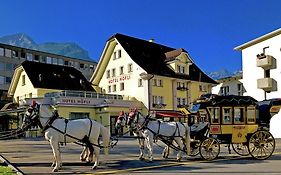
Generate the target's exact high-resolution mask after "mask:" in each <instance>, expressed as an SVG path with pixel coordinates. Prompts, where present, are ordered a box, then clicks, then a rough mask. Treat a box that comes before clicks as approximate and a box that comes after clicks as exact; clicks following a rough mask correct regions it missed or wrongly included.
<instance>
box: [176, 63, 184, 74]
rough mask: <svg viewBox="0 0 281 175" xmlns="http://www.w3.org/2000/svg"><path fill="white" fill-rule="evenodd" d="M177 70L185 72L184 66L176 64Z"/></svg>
mask: <svg viewBox="0 0 281 175" xmlns="http://www.w3.org/2000/svg"><path fill="white" fill-rule="evenodd" d="M177 72H178V73H181V74H184V73H185V66H180V65H177Z"/></svg>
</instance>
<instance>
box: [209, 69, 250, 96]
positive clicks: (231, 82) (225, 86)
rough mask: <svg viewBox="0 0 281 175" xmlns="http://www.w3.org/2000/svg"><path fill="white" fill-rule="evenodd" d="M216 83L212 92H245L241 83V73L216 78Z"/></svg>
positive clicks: (232, 93) (229, 93) (238, 93)
mask: <svg viewBox="0 0 281 175" xmlns="http://www.w3.org/2000/svg"><path fill="white" fill-rule="evenodd" d="M217 82H218V83H219V84H218V85H216V86H214V87H213V88H212V94H218V95H241V96H242V95H243V93H244V92H245V90H244V87H243V84H242V74H239V75H235V76H232V77H226V78H222V79H219V80H217Z"/></svg>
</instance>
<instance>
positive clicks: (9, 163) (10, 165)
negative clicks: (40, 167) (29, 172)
mask: <svg viewBox="0 0 281 175" xmlns="http://www.w3.org/2000/svg"><path fill="white" fill-rule="evenodd" d="M0 161H1V162H3V163H4V164H6V165H7V166H8V167H10V168H12V169H13V170H14V171H15V172H16V173H17V175H25V174H24V173H23V172H22V171H21V170H20V169H18V168H17V167H15V166H13V165H12V164H11V162H9V160H7V159H6V158H5V157H4V156H2V155H1V154H0Z"/></svg>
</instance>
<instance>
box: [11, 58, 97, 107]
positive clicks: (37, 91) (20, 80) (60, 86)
mask: <svg viewBox="0 0 281 175" xmlns="http://www.w3.org/2000/svg"><path fill="white" fill-rule="evenodd" d="M62 90H76V91H94V89H93V88H92V86H91V85H90V83H89V82H88V81H87V79H86V78H85V77H84V76H83V74H82V73H81V72H80V71H78V70H77V69H75V68H74V67H68V66H60V65H53V64H45V63H39V62H32V61H24V62H23V63H22V64H21V65H20V66H19V67H17V68H16V69H15V73H14V76H13V78H12V81H11V86H10V88H9V90H8V95H9V96H13V98H14V100H13V101H14V102H16V103H19V102H20V100H25V99H26V98H32V97H44V95H45V94H46V93H49V92H57V91H62Z"/></svg>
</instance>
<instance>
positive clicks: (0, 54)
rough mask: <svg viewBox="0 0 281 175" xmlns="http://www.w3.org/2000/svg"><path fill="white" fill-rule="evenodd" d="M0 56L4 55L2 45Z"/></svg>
mask: <svg viewBox="0 0 281 175" xmlns="http://www.w3.org/2000/svg"><path fill="white" fill-rule="evenodd" d="M0 56H4V48H1V47H0Z"/></svg>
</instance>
